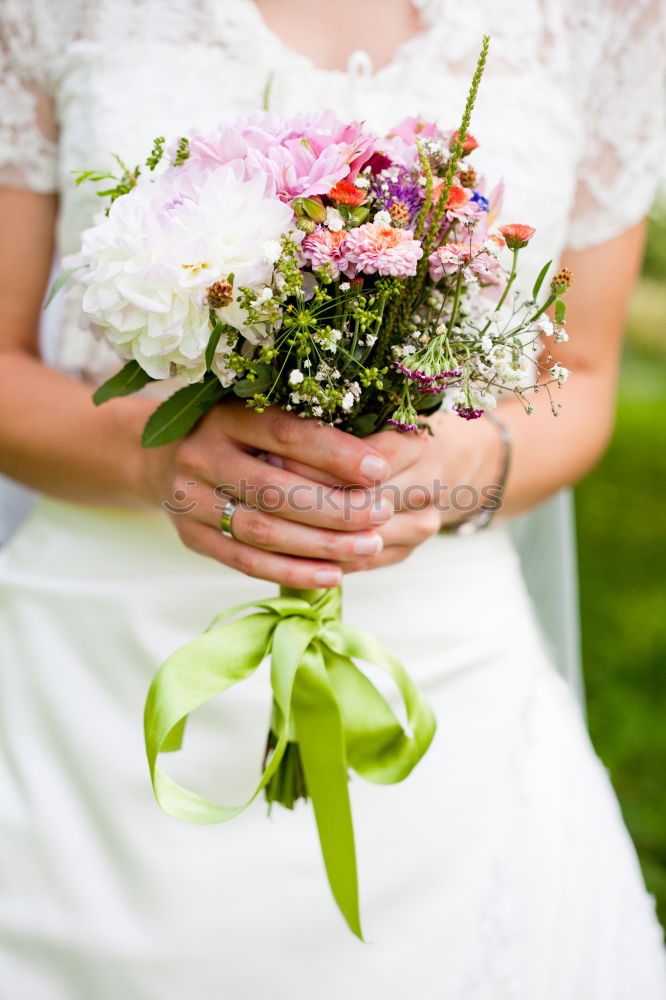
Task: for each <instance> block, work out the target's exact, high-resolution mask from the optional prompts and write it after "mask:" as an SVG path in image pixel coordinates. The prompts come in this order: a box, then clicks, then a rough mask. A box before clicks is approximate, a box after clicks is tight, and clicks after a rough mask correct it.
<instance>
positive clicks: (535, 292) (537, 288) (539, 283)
mask: <svg viewBox="0 0 666 1000" xmlns="http://www.w3.org/2000/svg"><path fill="white" fill-rule="evenodd" d="M552 263H553V262H552V260H549V261H548V263H547V264H544V266H543V267H542V268H541V270H540V271H539V277H538V278H537V280H536V281H535V282H534V288H533V289H532V298H533V299H534V300H535V301H536V297H537V295H538V294H539V292H540V291H541V286H542V285H543V282H544V278H545V277H546V275H547V274H548V269H549V268H550V265H551V264H552Z"/></svg>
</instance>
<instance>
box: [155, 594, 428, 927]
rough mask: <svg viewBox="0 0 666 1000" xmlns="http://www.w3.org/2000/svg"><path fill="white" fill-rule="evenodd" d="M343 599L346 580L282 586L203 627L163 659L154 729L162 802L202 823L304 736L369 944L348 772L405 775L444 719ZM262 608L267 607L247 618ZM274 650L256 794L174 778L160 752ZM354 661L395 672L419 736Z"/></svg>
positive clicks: (342, 896) (333, 853)
mask: <svg viewBox="0 0 666 1000" xmlns="http://www.w3.org/2000/svg"><path fill="white" fill-rule="evenodd" d="M341 601H342V598H341V591H340V588H339V587H338V588H334V589H331V590H291V589H288V588H282V589H281V591H280V596H279V597H276V598H273V599H270V600H266V601H256V602H250V603H249V604H241V605H238V606H237V607H234V608H231V609H230V610H228V611H225V612H223V613H222V614H221V615H218V616H217V618H215V619H214V620H213V622H212V623H211V625H210V626H209V628H208V629H207V630H206V632H204V634H203V635H201V636H199V637H198V638H196V639H193V640H192V641H191V642H188V643H187V644H186V645H185V646H183V647H182V648H181V649H179V650H177V651H176V652H175V653H173V655H172V656H170V657H169V658H168V659H167V660H166V661H165V663H163V664H162V666H161V667H160V669H159V670H158V672H157V674H156V675H155V677H154V679H153V682H152V684H151V686H150V690H149V691H148V696H147V699H146V708H145V716H144V725H145V740H146V752H147V755H148V763H149V767H150V775H151V780H152V784H153V790H154V792H155V796H156V798H157V801H158V803H159V804H160V806H161V808H162V809H163V810H164V811H165V812H166V813H168V814H169V815H170V816H173V817H175V818H176V819H180V820H184V821H186V822H190V823H219V822H222V821H224V820H229V819H232V818H233V817H234V816H237V815H238V814H239V813H240V812H242V811H243V810H244V809H246V808H247V807H248V806H249V805H250V803H251V802H252V801H253V800H254V799H255V798H256V796H257V795H258V793H259V792H260V791H261V789H262V788H264V787H265V786H266V784H267V783H268V782H269V780H270V779H271V777H272V775H273V774H274V773H275V771H276V769H277V767H278V765H279V763H280V761H281V759H282V756H283V754H284V752H285V749H286V746H287V743H288V741H289V740H290V739H291V740H293V738H294V733H295V735H296V739H297V741H298V745H299V749H300V754H301V759H302V763H303V771H304V774H305V779H306V783H307V788H308V792H309V795H310V797H311V798H312V804H313V807H314V812H315V819H316V822H317V828H318V832H319V839H320V843H321V848H322V854H323V858H324V865H325V867H326V873H327V876H328V881H329V884H330V887H331V890H332V893H333V896H334V898H335V900H336V902H337V904H338V906H339V908H340V910H341V912H342V914H343V916H344V918H345V920H346V921H347V924H348V925H349V927H350V929H351V930H352V931H353V932H354V934H356V935H357V936H358V937H359V938H361V940H362V939H363V937H362V933H361V922H360V914H359V902H358V882H357V872H356V852H355V847H354V828H353V825H352V816H351V805H350V801H349V790H348V775H347V768H348V767H351V768H352V769H353V770H354V771H356V772H357V774H360V775H362V776H363V777H364V778H367V779H368V780H370V781H373V782H376V783H377V784H393V783H395V782H398V781H402V779H403V778H405V777H407V775H408V774H409V773H410V771H411V770H412V769H413V768H414V767H415V765H416V764H417V763H418V762H419V760H420V759H421V757H422V756H423V755H424V753H425V752H426V750H427V749H428V747H429V745H430V742H431V740H432V738H433V735H434V732H435V718H434V715H433V712H432V709H431V708H430V706H429V705H428V703H427V701H426V700H425V698H424V697H423V695H422V694H421V692H420V691H419V690H418V688H417V687H416V686H415V685H414V683H413V682H412V681H411V680H410V678H409V676H408V675H407V673H406V671H405V669H404V668H403V666H402V665H401V664H400V662H399V661H398V660H397V659H396V657H395V656H394V655H393V654H392V653H391V652H389V650H388V649H386V648H385V647H384V646H383V645H382V644H381V643H380V642H378V640H377V639H375V638H374V636H372V635H371V634H370V633H368V632H364V631H361V630H359V629H356V628H353V627H350V626H349V625H345V624H343V622H342V621H341ZM250 608H258V609H260V610H258V611H257V612H256V613H254V614H251V615H247V616H245V617H243V618H235V616H236V615H238V614H239V613H240V612H242V611H246V610H249V609H250ZM230 619H234V620H230ZM269 655H270V657H271V686H272V688H273V698H274V729H275V734H276V737H277V744H276V746H275V749H274V751H273V754H272V756H271V757H270V760H269V761H268V763H267V765H266V768H265V770H264V772H263V774H262V775H261V778H260V780H259V783H258V785H257V787H256V788H255V790H254V792H253V793H252V794H251V796H250V798H249V799H248V800H247V802H245V803H243V804H242V805H238V806H223V805H218V804H216V803H214V802H210V801H209V800H208V799H205V798H203V797H202V796H200V795H198V794H196V793H195V792H192V791H190V790H188V789H187V788H184V787H183V786H182V785H180V784H178V783H177V782H176V781H174V780H173V779H172V778H170V777H169V776H168V775H167V774H166V773H165V772H164V771H163V770H162V769H161V767H159V765H158V763H157V758H158V755H159V754H160V753H162V752H164V751H172V750H179V749H180V748H181V745H182V740H183V733H184V729H185V723H186V721H187V717H188V715H189V714H190V712H192V711H194V709H196V708H199V707H200V706H201V705H204V704H206V702H208V701H210V700H211V699H213V698H215V697H217V695H219V694H222V692H224V691H226V690H227V689H228V688H230V687H232V686H233V685H234V684H238V683H239V682H240V681H242V680H244V679H245V678H246V677H249V676H250V675H251V674H252V673H253V672H254V671H255V670H256V669H257V667H258V666H259V664H260V663H261V662H262V661H263V660H264V659H265V658H266V657H267V656H269ZM354 658H356V659H358V660H362V661H365V662H367V663H370V664H373V665H375V666H376V667H379V668H380V669H381V670H383V671H385V672H386V673H387V674H389V675H390V677H391V678H392V679H393V681H394V682H395V685H396V687H397V689H398V691H399V692H400V695H401V697H402V700H403V703H404V708H405V713H406V718H407V723H408V727H409V732H408V731H406V730H405V729H404V728H403V726H402V725H401V724H400V722H399V721H398V719H397V717H396V715H395V714H394V712H393V710H392V709H391V708H390V707H389V705H388V703H387V702H386V700H385V699H384V697H383V696H382V695H381V694H380V693H379V691H378V690H377V688H376V687H375V686H374V685H373V684H372V682H371V681H370V680H369V679H368V678H367V677H366V676H365V674H364V673H362V672H361V671H360V670H359V669H358V667H357V666H356V665H355V664H354V662H353V659H354Z"/></svg>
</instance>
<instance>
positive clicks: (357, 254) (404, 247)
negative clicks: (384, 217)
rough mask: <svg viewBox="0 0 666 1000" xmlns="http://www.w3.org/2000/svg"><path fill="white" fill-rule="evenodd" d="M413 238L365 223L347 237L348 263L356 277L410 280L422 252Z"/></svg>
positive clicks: (408, 234)
mask: <svg viewBox="0 0 666 1000" xmlns="http://www.w3.org/2000/svg"><path fill="white" fill-rule="evenodd" d="M413 236H414V234H413V233H412V232H411V231H410V230H409V229H393V228H392V227H391V226H385V225H382V224H380V223H378V222H366V223H365V225H363V226H359V227H358V229H352V230H351V231H350V232H349V233H347V242H346V246H345V251H346V255H347V260H348V262H349V264H350V265H351V266H353V268H354V269H355V270H356V273H357V274H361V273H363V274H380V275H382V276H385V275H392V277H394V278H410V277H412V276H413V275H414V274H416V265H417V263H418V261H419V260H420V258H421V257H422V256H423V248H422V247H421V244H420V242H419V241H418V240H415V239H414V238H413Z"/></svg>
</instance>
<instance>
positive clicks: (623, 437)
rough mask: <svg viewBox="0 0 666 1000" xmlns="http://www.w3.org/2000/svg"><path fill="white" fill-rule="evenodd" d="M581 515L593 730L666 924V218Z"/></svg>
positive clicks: (650, 254) (579, 497) (649, 261)
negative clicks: (609, 429)
mask: <svg viewBox="0 0 666 1000" xmlns="http://www.w3.org/2000/svg"><path fill="white" fill-rule="evenodd" d="M576 508H577V524H578V556H579V566H580V599H581V623H582V645H583V664H584V671H585V684H586V690H587V705H588V716H589V727H590V732H591V735H592V740H593V742H594V744H595V747H596V749H597V752H598V753H599V755H600V757H601V758H602V760H603V762H604V764H605V765H606V767H607V768H608V769H609V771H610V776H611V779H612V781H613V784H614V786H615V789H616V791H617V794H618V796H619V799H620V803H621V806H622V810H623V813H624V817H625V820H626V822H627V825H628V827H629V829H630V831H631V834H632V837H633V839H634V842H635V844H636V846H637V848H638V852H639V856H640V860H641V865H642V867H643V873H644V875H645V879H646V882H647V885H648V888H649V889H650V891H651V892H652V893H653V894H654V895H655V897H656V899H657V907H658V912H659V915H660V918H661V921H662V924H664V925H666V678H665V672H666V218H664V220H663V222H658V221H654V222H652V223H651V224H650V230H649V236H648V247H647V253H646V258H645V264H644V268H643V276H642V278H641V281H640V283H639V285H638V287H637V289H636V292H635V294H634V297H633V301H632V305H631V310H630V315H629V319H628V324H627V337H626V344H625V349H624V357H623V364H622V370H621V378H620V387H619V398H618V413H617V424H616V430H615V434H614V437H613V441H612V443H611V445H610V448H609V450H608V452H607V454H606V455H605V457H604V459H603V460H602V462H601V463H600V465H599V466H598V467H597V468H596V469H595V470H594V471H593V472H592V473H591V475H590V476H589V477H588V478H587V479H586V480H585V481H584V482H583V483H581V484H580V486H579V487H578V488H577V490H576Z"/></svg>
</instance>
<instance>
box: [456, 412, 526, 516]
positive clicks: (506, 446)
mask: <svg viewBox="0 0 666 1000" xmlns="http://www.w3.org/2000/svg"><path fill="white" fill-rule="evenodd" d="M486 417H487V418H488V420H490V421H492V423H493V424H494V425H495V427H496V428H497V430H498V431H499V434H500V437H501V439H502V445H503V453H502V468H501V470H500V475H499V481H498V483H497V489H498V492H497V496H496V497H495V500H494V505H493V506H492V507H484V506H481V507H480V508H479V510H478V511H477V513H476V514H473V515H472V516H471V517H468V518H466V519H465V520H464V521H459V522H458V524H445V525H442V527H441V528H440V529H439V533H440V534H441V535H473V534H474V533H475V532H477V531H481V530H482V529H483V528H487V527H488V525H489V524H490V522H491V521H492V519H493V517H494V516H495V514H496V513H497V511H498V510H499V509H500V507H501V499H502V496H503V495H504V487H505V486H506V481H507V478H508V476H509V466H510V464H511V433H510V431H509V428H508V427H507V425H506V424H505V423H504V421H503V420H500V418H499V417H498V416H496V414H494V413H490V412H488V411H486Z"/></svg>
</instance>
